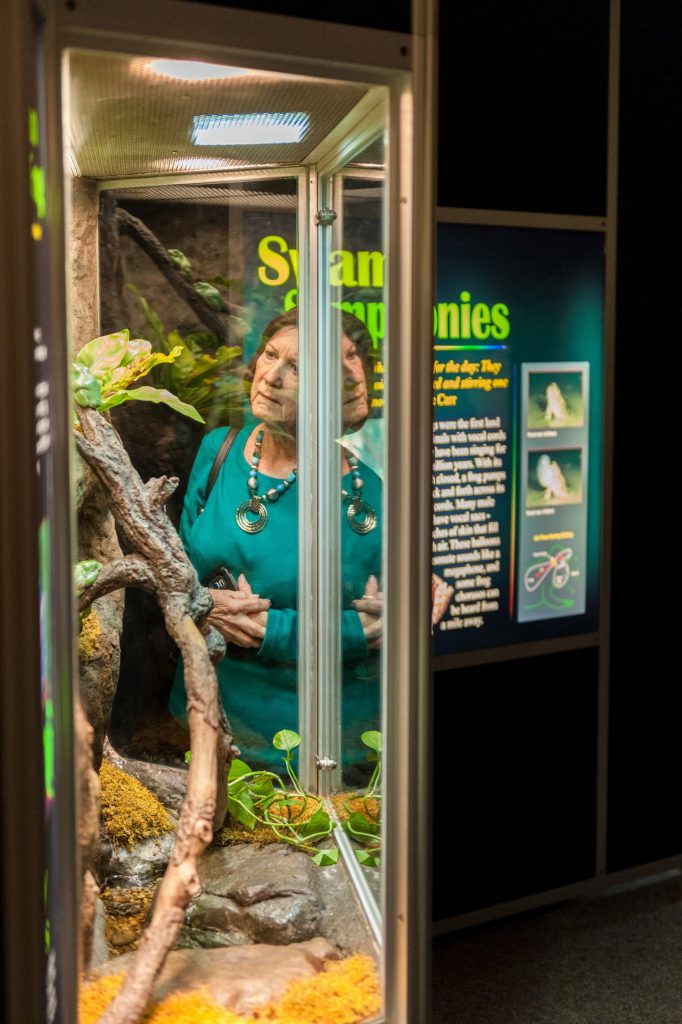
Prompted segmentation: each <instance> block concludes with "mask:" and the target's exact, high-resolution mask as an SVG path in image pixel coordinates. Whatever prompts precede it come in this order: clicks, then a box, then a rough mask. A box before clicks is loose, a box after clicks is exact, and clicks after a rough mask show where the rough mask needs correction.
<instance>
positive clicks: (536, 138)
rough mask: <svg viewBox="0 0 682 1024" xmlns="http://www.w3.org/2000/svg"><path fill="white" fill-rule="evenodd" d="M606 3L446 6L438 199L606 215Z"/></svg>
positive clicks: (497, 0)
mask: <svg viewBox="0 0 682 1024" xmlns="http://www.w3.org/2000/svg"><path fill="white" fill-rule="evenodd" d="M608 7H609V5H608V0H570V2H568V0H562V2H553V3H539V2H537V0H536V2H535V3H528V4H513V3H508V2H505V0H483V2H481V3H477V4H454V3H446V2H442V3H441V5H440V31H439V38H440V47H439V71H440V81H439V91H438V102H439V108H440V109H439V129H438V138H439V151H438V166H439V177H438V204H439V205H440V206H464V207H474V208H480V209H489V208H491V209H496V210H523V211H534V212H550V213H573V214H589V215H594V216H603V215H604V213H605V212H606V122H607V76H608Z"/></svg>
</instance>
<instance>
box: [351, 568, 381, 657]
mask: <svg viewBox="0 0 682 1024" xmlns="http://www.w3.org/2000/svg"><path fill="white" fill-rule="evenodd" d="M353 607H354V608H355V610H356V612H357V613H358V615H359V616H360V624H361V625H362V631H363V633H364V634H365V640H366V641H367V646H368V647H369V648H370V649H371V650H373V649H376V648H377V647H380V646H381V634H382V632H383V628H384V622H383V614H384V595H383V591H381V590H379V581H378V580H377V578H376V576H370V577H369V579H368V580H367V583H366V584H365V592H364V594H363V595H362V597H359V598H357V600H355V601H353Z"/></svg>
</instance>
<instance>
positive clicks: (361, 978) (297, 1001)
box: [254, 956, 381, 1024]
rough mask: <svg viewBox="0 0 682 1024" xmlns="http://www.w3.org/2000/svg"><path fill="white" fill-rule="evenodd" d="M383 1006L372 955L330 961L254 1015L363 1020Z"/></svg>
mask: <svg viewBox="0 0 682 1024" xmlns="http://www.w3.org/2000/svg"><path fill="white" fill-rule="evenodd" d="M380 1009H381V995H380V993H379V975H378V973H377V969H376V966H375V964H374V961H373V960H372V959H371V958H370V957H368V956H351V957H348V959H347V960H339V961H338V962H337V963H330V964H328V965H327V967H326V968H325V970H324V971H322V972H321V973H320V974H316V975H315V977H313V978H303V979H301V980H300V981H297V982H295V983H294V984H292V985H289V987H288V988H287V990H286V992H285V993H284V995H283V996H282V998H281V999H279V1000H278V1001H277V1002H276V1003H270V1004H269V1005H268V1006H265V1007H263V1008H262V1009H261V1010H260V1011H258V1012H257V1013H256V1014H255V1015H254V1020H257V1021H269V1022H270V1024H359V1022H360V1021H363V1020H368V1019H369V1018H371V1017H376V1016H377V1014H378V1013H379V1011H380Z"/></svg>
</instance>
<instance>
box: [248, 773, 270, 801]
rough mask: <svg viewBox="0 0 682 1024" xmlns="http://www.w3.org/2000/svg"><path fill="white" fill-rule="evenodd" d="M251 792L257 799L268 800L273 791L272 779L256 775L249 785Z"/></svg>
mask: <svg viewBox="0 0 682 1024" xmlns="http://www.w3.org/2000/svg"><path fill="white" fill-rule="evenodd" d="M251 792H252V793H253V795H254V796H255V797H257V798H258V799H259V800H268V799H269V798H270V797H271V796H273V795H274V792H275V787H274V785H273V783H272V779H269V778H267V776H260V777H256V778H255V779H254V781H253V785H252V786H251Z"/></svg>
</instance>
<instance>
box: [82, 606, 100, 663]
mask: <svg viewBox="0 0 682 1024" xmlns="http://www.w3.org/2000/svg"><path fill="white" fill-rule="evenodd" d="M82 621H83V625H82V628H81V631H80V633H79V635H78V653H79V654H80V656H81V658H82V659H83V661H90V658H93V657H94V656H95V654H96V653H97V648H98V646H99V638H100V637H101V635H102V624H101V622H100V621H99V619H98V618H97V612H96V611H95V610H94V608H91V609H90V614H89V615H86V616H85V618H84V619H83V620H82Z"/></svg>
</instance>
